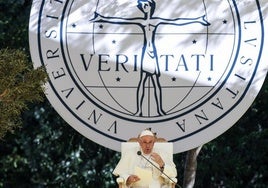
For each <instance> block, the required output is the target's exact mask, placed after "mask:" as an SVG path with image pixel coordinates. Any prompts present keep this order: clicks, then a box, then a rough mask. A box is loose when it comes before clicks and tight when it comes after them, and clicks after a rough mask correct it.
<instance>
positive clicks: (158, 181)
mask: <svg viewBox="0 0 268 188" xmlns="http://www.w3.org/2000/svg"><path fill="white" fill-rule="evenodd" d="M155 141H156V137H155V134H154V133H152V132H151V131H150V130H144V131H142V132H141V133H140V135H139V136H138V142H139V145H140V151H130V152H128V153H127V154H126V155H125V157H124V158H121V160H120V161H119V163H118V164H117V166H116V168H115V169H114V171H113V174H114V175H119V176H120V177H123V179H124V187H130V188H136V187H143V188H161V187H164V185H165V182H167V181H169V178H167V177H166V175H167V176H169V177H170V178H175V177H176V176H177V170H176V166H175V164H174V162H173V161H172V160H171V158H170V157H168V156H167V154H165V153H157V152H156V151H154V143H155ZM145 158H146V159H145ZM148 160H149V161H150V162H149V161H148ZM151 163H153V164H154V165H152V164H151ZM137 167H140V168H142V169H146V170H150V171H151V174H152V181H151V182H150V184H149V185H146V186H143V185H142V186H141V185H138V186H137V184H138V181H139V180H140V177H139V175H138V174H135V168H137ZM135 184H136V185H135Z"/></svg>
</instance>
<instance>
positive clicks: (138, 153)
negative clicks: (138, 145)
mask: <svg viewBox="0 0 268 188" xmlns="http://www.w3.org/2000/svg"><path fill="white" fill-rule="evenodd" d="M137 155H140V156H141V157H142V158H144V159H145V160H146V161H148V162H149V163H150V164H151V165H153V166H154V167H155V168H156V169H157V170H159V171H160V172H161V173H162V174H164V175H165V176H166V177H167V178H168V179H169V180H170V181H172V182H173V183H174V184H175V185H176V186H177V187H179V188H181V186H179V184H177V183H176V182H175V181H174V180H173V179H171V178H170V177H169V176H168V175H167V174H166V173H164V171H162V170H161V169H160V168H159V167H158V166H156V165H155V164H154V163H152V161H150V160H149V159H147V158H146V157H145V156H144V155H142V153H141V151H138V152H137Z"/></svg>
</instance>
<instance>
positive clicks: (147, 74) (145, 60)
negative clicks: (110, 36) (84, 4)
mask: <svg viewBox="0 0 268 188" xmlns="http://www.w3.org/2000/svg"><path fill="white" fill-rule="evenodd" d="M137 7H138V8H139V9H140V10H141V11H142V12H143V13H144V17H135V18H120V17H106V16H102V15H100V14H99V13H97V12H95V16H94V18H93V19H92V20H91V21H94V22H103V23H111V24H119V25H121V24H135V25H137V26H139V27H140V28H141V29H142V31H143V34H144V41H143V48H142V54H141V71H140V81H139V84H138V88H137V94H136V97H137V111H136V112H135V114H134V115H136V116H142V105H143V99H144V93H145V84H146V81H147V80H148V78H151V80H152V83H153V88H154V97H155V101H156V106H157V113H158V115H159V116H163V115H165V114H166V113H165V111H164V110H163V106H162V89H161V84H160V81H159V77H160V69H159V63H158V56H157V49H156V46H155V33H156V30H157V28H158V27H159V26H160V25H174V26H183V25H188V24H194V23H197V24H202V25H204V26H209V25H210V23H209V22H208V21H207V20H206V19H205V15H203V16H200V17H197V18H175V19H165V18H159V17H153V14H154V10H155V7H156V3H155V1H154V0H138V1H137Z"/></svg>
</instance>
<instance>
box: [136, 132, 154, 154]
mask: <svg viewBox="0 0 268 188" xmlns="http://www.w3.org/2000/svg"><path fill="white" fill-rule="evenodd" d="M154 142H155V137H154V136H147V135H146V136H142V137H140V138H139V144H140V147H141V149H142V151H143V153H144V154H150V153H151V152H152V150H153V147H154Z"/></svg>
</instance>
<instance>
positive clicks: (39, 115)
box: [0, 101, 119, 188]
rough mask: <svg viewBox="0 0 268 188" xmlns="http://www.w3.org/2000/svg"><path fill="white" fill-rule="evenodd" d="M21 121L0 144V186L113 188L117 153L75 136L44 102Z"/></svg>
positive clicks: (32, 109)
mask: <svg viewBox="0 0 268 188" xmlns="http://www.w3.org/2000/svg"><path fill="white" fill-rule="evenodd" d="M23 119H24V121H25V122H24V127H22V129H21V131H20V132H15V135H11V134H8V135H7V136H6V137H5V140H4V141H2V145H1V144H0V154H1V155H2V157H1V158H0V187H2V186H3V187H66V188H68V187H70V188H71V187H72V188H73V187H92V188H93V187H115V180H114V178H115V177H114V176H113V175H112V173H111V171H112V170H113V168H114V164H116V163H117V162H118V158H119V153H116V152H114V151H111V150H109V149H107V148H104V147H101V146H99V145H98V144H96V143H93V142H91V141H90V140H88V139H86V138H85V137H83V136H82V135H80V134H79V133H77V132H76V131H75V130H74V129H72V128H71V127H70V126H69V125H67V124H66V123H65V122H64V121H63V120H62V119H61V118H60V117H59V116H58V115H57V114H56V112H55V111H54V110H53V109H52V108H51V106H50V105H49V104H48V102H47V101H45V102H44V103H42V104H39V105H35V106H33V107H32V108H31V110H30V111H27V112H25V113H24V115H23ZM3 155H4V156H3Z"/></svg>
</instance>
